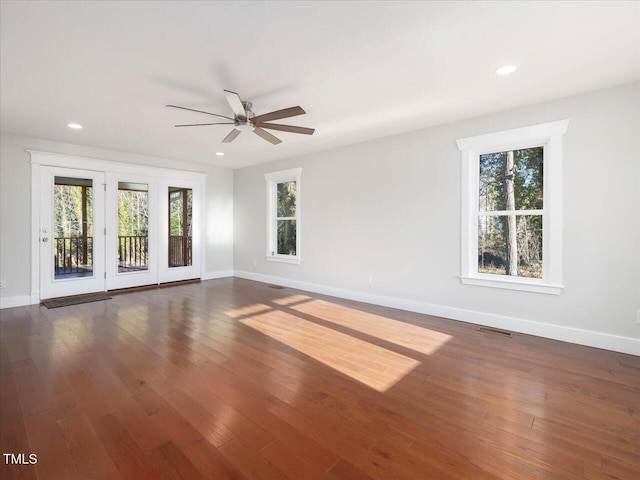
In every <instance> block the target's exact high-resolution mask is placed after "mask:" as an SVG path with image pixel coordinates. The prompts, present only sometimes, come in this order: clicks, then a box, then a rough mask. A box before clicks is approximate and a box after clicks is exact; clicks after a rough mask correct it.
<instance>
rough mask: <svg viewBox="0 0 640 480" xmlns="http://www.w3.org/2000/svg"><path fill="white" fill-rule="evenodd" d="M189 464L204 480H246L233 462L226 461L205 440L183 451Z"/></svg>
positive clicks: (225, 458)
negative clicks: (206, 479) (210, 479)
mask: <svg viewBox="0 0 640 480" xmlns="http://www.w3.org/2000/svg"><path fill="white" fill-rule="evenodd" d="M184 453H185V455H186V456H187V458H188V459H189V460H190V461H191V463H192V464H193V465H194V466H195V467H196V468H197V469H198V471H199V472H200V473H201V474H202V476H203V477H205V478H212V479H219V480H247V479H248V477H247V476H245V475H244V473H242V472H241V471H240V470H239V468H238V467H237V466H236V465H235V464H234V462H233V461H231V460H229V459H227V457H225V456H224V455H222V453H220V452H219V451H218V449H217V448H215V447H214V446H213V445H211V444H210V443H209V442H207V441H206V440H204V439H203V440H200V441H198V442H196V443H194V444H192V445H190V446H189V447H187V448H185V449H184Z"/></svg>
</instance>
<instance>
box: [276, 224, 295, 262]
mask: <svg viewBox="0 0 640 480" xmlns="http://www.w3.org/2000/svg"><path fill="white" fill-rule="evenodd" d="M278 255H293V256H295V255H296V221H295V220H278Z"/></svg>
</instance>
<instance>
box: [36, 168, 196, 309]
mask: <svg viewBox="0 0 640 480" xmlns="http://www.w3.org/2000/svg"><path fill="white" fill-rule="evenodd" d="M200 187H201V183H199V182H193V181H189V180H185V179H178V180H175V179H173V180H170V179H167V178H164V177H158V176H152V175H151V176H149V175H141V174H131V173H117V172H98V171H90V170H79V169H73V168H62V167H51V166H41V167H40V215H39V217H40V222H39V223H40V232H39V237H40V238H39V239H40V297H41V298H52V297H60V296H67V295H76V294H82V293H91V292H101V291H106V290H115V289H120V288H129V287H136V286H143V285H153V284H157V283H164V282H171V281H178V280H186V279H191V278H200V276H201V268H200V265H201V262H200V258H201V253H200V242H199V231H200V225H199V219H200V204H201V194H202V192H201V188H200Z"/></svg>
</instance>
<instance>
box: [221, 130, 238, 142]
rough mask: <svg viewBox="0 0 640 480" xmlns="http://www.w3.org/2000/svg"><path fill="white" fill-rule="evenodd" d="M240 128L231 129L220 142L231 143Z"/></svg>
mask: <svg viewBox="0 0 640 480" xmlns="http://www.w3.org/2000/svg"><path fill="white" fill-rule="evenodd" d="M240 133H241V132H240V130H238V129H237V128H234V129H233V130H231V132H229V135H227V136H226V137H224V139H223V140H222V143H231V142H233V141H234V140H235V138H236V137H237V136H238V135H240Z"/></svg>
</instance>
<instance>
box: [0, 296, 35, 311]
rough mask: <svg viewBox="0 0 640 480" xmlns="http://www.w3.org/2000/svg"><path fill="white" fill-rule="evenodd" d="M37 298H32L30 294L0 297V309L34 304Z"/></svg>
mask: <svg viewBox="0 0 640 480" xmlns="http://www.w3.org/2000/svg"><path fill="white" fill-rule="evenodd" d="M37 303H39V299H38V298H36V299H35V301H34V300H33V298H32V296H31V295H19V296H16V297H0V310H1V309H3V308H13V307H24V306H25V305H35V304H37Z"/></svg>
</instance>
